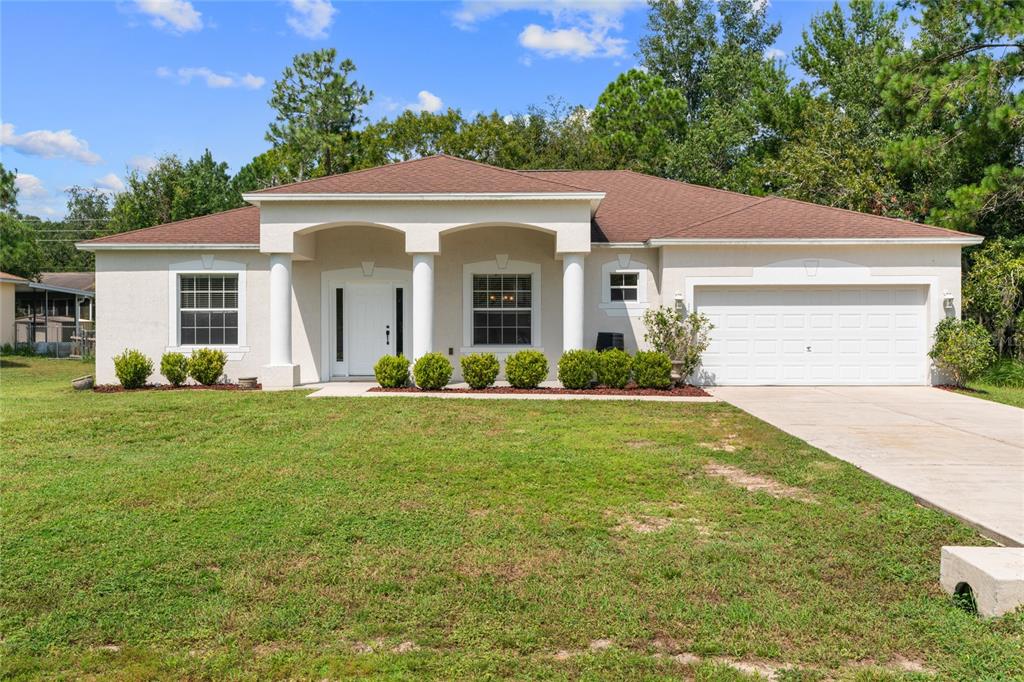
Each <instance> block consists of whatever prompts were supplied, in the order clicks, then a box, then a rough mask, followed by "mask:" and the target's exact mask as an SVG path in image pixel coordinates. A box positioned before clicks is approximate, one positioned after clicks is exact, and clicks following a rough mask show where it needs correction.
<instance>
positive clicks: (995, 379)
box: [978, 358, 1024, 388]
mask: <svg viewBox="0 0 1024 682" xmlns="http://www.w3.org/2000/svg"><path fill="white" fill-rule="evenodd" d="M978 380H979V381H982V382H984V383H986V384H992V385H993V386H1002V387H1005V388H1024V362H1021V361H1020V360H1013V359H1011V358H1001V359H1000V360H997V361H996V362H995V364H993V365H992V366H991V367H989V368H988V369H986V370H985V371H984V372H983V373H982V374H981V376H979V377H978Z"/></svg>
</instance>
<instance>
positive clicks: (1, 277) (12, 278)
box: [0, 272, 28, 282]
mask: <svg viewBox="0 0 1024 682" xmlns="http://www.w3.org/2000/svg"><path fill="white" fill-rule="evenodd" d="M27 281H28V280H27V279H25V278H24V277H19V276H17V275H12V274H10V273H8V272H0V282H27Z"/></svg>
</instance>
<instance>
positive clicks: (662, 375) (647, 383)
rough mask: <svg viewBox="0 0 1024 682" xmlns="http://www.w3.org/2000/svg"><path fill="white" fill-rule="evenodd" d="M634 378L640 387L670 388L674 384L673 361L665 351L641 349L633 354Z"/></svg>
mask: <svg viewBox="0 0 1024 682" xmlns="http://www.w3.org/2000/svg"><path fill="white" fill-rule="evenodd" d="M633 378H634V379H635V380H636V385H637V386H639V387H640V388H668V387H669V386H671V385H672V361H671V360H669V359H668V355H666V354H665V353H659V352H658V351H640V352H638V353H637V354H636V355H634V356H633Z"/></svg>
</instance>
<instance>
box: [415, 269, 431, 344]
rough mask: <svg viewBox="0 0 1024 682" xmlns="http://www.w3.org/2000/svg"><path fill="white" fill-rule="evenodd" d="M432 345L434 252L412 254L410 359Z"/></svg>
mask: <svg viewBox="0 0 1024 682" xmlns="http://www.w3.org/2000/svg"><path fill="white" fill-rule="evenodd" d="M433 345H434V254H432V253H415V254H413V256H412V359H413V360H414V361H415V360H417V359H418V358H420V357H422V356H424V355H426V354H427V353H429V352H430V351H431V350H432V347H433Z"/></svg>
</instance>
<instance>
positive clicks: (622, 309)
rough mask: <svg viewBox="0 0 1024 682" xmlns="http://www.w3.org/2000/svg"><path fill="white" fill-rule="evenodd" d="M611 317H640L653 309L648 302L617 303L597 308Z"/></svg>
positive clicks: (603, 304) (602, 304) (605, 304)
mask: <svg viewBox="0 0 1024 682" xmlns="http://www.w3.org/2000/svg"><path fill="white" fill-rule="evenodd" d="M597 307H598V308H600V309H601V310H603V311H604V312H605V314H606V315H608V316H609V317H640V316H642V315H643V314H644V311H645V310H647V309H648V308H649V307H651V304H650V303H647V302H646V301H615V302H607V303H601V304H599V305H598V306H597Z"/></svg>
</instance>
